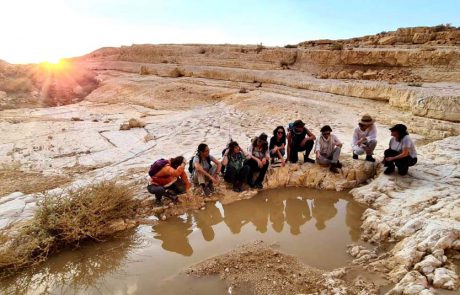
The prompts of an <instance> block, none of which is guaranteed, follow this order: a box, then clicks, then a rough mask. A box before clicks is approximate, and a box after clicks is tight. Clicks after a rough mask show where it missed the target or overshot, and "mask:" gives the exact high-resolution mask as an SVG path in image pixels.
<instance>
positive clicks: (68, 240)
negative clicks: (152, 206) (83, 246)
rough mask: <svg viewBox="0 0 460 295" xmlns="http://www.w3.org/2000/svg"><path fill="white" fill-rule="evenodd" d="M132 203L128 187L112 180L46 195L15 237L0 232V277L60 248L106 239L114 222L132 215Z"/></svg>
mask: <svg viewBox="0 0 460 295" xmlns="http://www.w3.org/2000/svg"><path fill="white" fill-rule="evenodd" d="M135 204H136V203H135V201H134V199H133V193H132V191H131V189H130V188H129V187H128V186H126V185H120V184H117V183H116V182H114V181H104V182H101V183H98V184H93V185H90V186H87V187H82V188H78V189H74V190H70V191H68V192H66V193H63V194H61V195H45V196H44V197H43V199H42V200H41V201H40V202H39V204H38V208H37V210H36V213H35V216H34V218H33V219H32V220H31V221H30V222H29V223H28V224H27V225H25V226H24V227H23V228H22V229H20V231H19V232H18V233H17V234H15V236H13V237H10V236H7V235H6V234H4V233H0V245H2V246H1V247H0V276H1V277H5V276H8V275H9V274H12V273H14V272H15V271H18V270H20V269H23V268H24V267H26V266H30V265H34V264H38V263H40V262H42V261H44V260H46V259H47V257H48V256H50V255H51V254H53V253H56V252H58V251H59V250H60V249H62V248H65V247H76V246H78V245H79V243H81V242H82V241H85V240H94V241H101V240H102V239H104V238H107V237H108V236H110V235H111V234H113V233H114V232H115V231H118V229H117V228H114V227H113V226H112V225H113V223H114V222H117V221H120V220H124V219H130V218H132V217H133V216H134V213H135V209H136V206H135Z"/></svg>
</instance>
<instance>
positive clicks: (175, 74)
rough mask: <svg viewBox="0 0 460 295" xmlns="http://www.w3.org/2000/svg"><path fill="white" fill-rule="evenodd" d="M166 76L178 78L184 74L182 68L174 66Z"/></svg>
mask: <svg viewBox="0 0 460 295" xmlns="http://www.w3.org/2000/svg"><path fill="white" fill-rule="evenodd" d="M168 76H169V77H172V78H180V77H183V76H185V74H184V71H183V70H181V69H179V68H174V69H173V70H172V71H171V72H169V74H168Z"/></svg>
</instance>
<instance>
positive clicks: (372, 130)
mask: <svg viewBox="0 0 460 295" xmlns="http://www.w3.org/2000/svg"><path fill="white" fill-rule="evenodd" d="M371 140H377V127H375V125H374V124H372V126H371V127H369V132H368V133H367V136H366V141H371Z"/></svg>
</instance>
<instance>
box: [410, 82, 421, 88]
mask: <svg viewBox="0 0 460 295" xmlns="http://www.w3.org/2000/svg"><path fill="white" fill-rule="evenodd" d="M407 86H411V87H422V86H423V83H420V82H410V83H407Z"/></svg>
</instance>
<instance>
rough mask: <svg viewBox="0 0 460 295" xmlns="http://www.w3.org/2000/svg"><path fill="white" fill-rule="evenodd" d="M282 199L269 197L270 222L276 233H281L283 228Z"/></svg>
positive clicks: (275, 196) (274, 196)
mask: <svg viewBox="0 0 460 295" xmlns="http://www.w3.org/2000/svg"><path fill="white" fill-rule="evenodd" d="M283 201H284V198H282V197H281V198H280V197H279V196H277V195H273V196H269V198H268V206H269V208H270V221H271V223H272V228H273V229H274V230H275V231H276V232H281V231H282V230H283V227H284V203H283Z"/></svg>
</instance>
